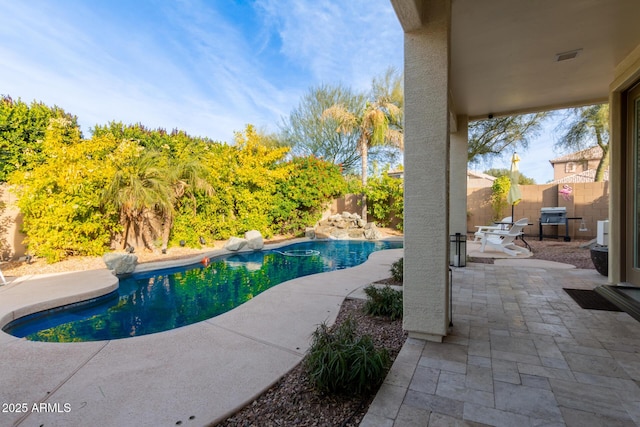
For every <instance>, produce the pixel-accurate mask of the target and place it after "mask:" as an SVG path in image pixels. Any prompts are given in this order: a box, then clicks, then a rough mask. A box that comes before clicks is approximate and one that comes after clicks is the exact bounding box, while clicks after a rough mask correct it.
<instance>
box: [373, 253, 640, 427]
mask: <svg viewBox="0 0 640 427" xmlns="http://www.w3.org/2000/svg"><path fill="white" fill-rule="evenodd" d="M532 262H533V263H534V264H532V265H535V261H534V260H532ZM605 283H606V278H604V277H602V276H600V275H599V274H598V273H596V272H595V270H575V269H574V270H566V269H564V270H563V269H551V268H546V269H542V268H536V267H533V268H531V267H526V266H525V267H523V266H522V264H520V265H518V266H509V265H508V264H506V265H504V264H503V265H491V264H468V265H467V267H465V268H460V269H457V270H456V271H455V272H454V274H453V323H454V326H453V328H452V329H451V334H450V335H449V336H447V337H446V338H445V340H444V342H443V343H434V342H425V341H421V340H416V339H408V340H407V342H406V343H405V345H404V347H403V349H402V351H401V353H400V355H399V356H398V358H397V359H396V361H395V363H394V365H393V368H392V370H391V372H390V373H389V375H388V376H387V378H386V380H385V383H384V384H383V386H382V388H381V390H380V392H379V393H378V395H377V396H376V399H375V400H374V402H373V404H372V405H371V407H370V408H369V412H368V414H367V415H366V417H365V419H364V420H363V422H362V423H361V424H360V425H361V426H362V427H369V426H375V427H384V426H396V427H399V426H421V427H424V426H427V425H429V426H480V425H492V426H509V427H512V426H562V425H568V426H581V427H585V426H589V427H590V426H635V425H640V387H639V384H640V323H638V322H637V321H635V320H634V319H633V318H631V317H630V316H629V315H627V314H626V313H620V312H609V311H598V310H585V309H582V308H580V307H579V306H578V304H576V303H575V302H574V301H573V300H572V299H571V298H570V297H569V296H568V295H567V294H566V293H565V292H564V291H563V290H562V288H563V287H564V288H579V289H593V288H595V287H596V286H597V285H600V284H605Z"/></svg>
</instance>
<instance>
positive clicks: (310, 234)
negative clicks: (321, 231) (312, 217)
mask: <svg viewBox="0 0 640 427" xmlns="http://www.w3.org/2000/svg"><path fill="white" fill-rule="evenodd" d="M304 237H306V238H307V239H315V238H316V230H314V229H313V227H307V228H305V229H304Z"/></svg>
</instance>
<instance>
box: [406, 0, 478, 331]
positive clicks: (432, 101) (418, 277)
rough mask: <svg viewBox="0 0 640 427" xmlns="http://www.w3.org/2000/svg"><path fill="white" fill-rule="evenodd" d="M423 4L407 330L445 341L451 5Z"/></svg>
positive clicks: (413, 126) (409, 135) (414, 38)
mask: <svg viewBox="0 0 640 427" xmlns="http://www.w3.org/2000/svg"><path fill="white" fill-rule="evenodd" d="M421 5H422V6H424V8H425V10H423V11H422V12H423V15H422V16H425V17H428V19H427V20H426V21H427V22H426V23H424V25H423V26H422V27H421V28H416V29H415V30H412V31H409V32H405V35H404V46H405V55H404V56H405V68H404V75H405V87H407V88H411V90H409V91H406V92H405V124H404V131H405V155H404V159H405V160H404V166H405V191H404V196H405V200H404V213H405V221H404V230H405V239H404V254H405V255H404V298H403V299H404V317H403V326H404V329H405V330H407V331H408V333H409V336H412V337H415V338H422V339H427V340H432V341H442V338H443V337H444V336H445V335H446V334H447V327H448V321H449V310H448V308H449V298H448V297H449V286H448V285H449V278H448V268H449V263H448V257H449V254H448V249H449V241H448V232H449V136H450V133H449V132H450V129H449V64H450V27H451V2H450V1H449V0H439V1H432V2H428V3H421ZM405 31H406V28H405ZM427 99H428V100H429V102H425V100H427ZM465 170H466V168H465Z"/></svg>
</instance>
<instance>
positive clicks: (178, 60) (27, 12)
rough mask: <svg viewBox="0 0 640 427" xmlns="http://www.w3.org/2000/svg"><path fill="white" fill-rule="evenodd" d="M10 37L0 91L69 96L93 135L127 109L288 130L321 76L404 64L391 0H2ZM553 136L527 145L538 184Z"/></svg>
mask: <svg viewBox="0 0 640 427" xmlns="http://www.w3.org/2000/svg"><path fill="white" fill-rule="evenodd" d="M0 40H2V42H1V43H0V94H5V95H11V96H12V97H13V98H21V99H22V100H23V101H25V102H31V101H32V100H38V101H43V102H44V103H45V104H47V105H54V104H55V105H58V106H60V107H62V108H64V109H65V110H66V111H67V112H69V113H72V114H75V115H76V116H78V119H79V122H80V125H81V126H82V130H83V132H84V133H85V134H89V130H90V128H91V127H93V126H94V125H96V124H101V125H102V124H106V123H107V122H109V121H111V120H116V121H122V122H124V123H137V122H140V123H142V124H144V125H146V126H147V127H151V128H157V127H162V128H165V129H173V128H178V129H182V130H185V131H187V132H188V133H190V134H192V135H199V136H207V137H209V138H211V139H214V140H218V141H227V142H231V141H232V140H233V132H234V131H240V130H242V129H244V127H245V125H246V124H247V123H251V124H253V125H255V126H257V127H258V128H261V129H264V130H266V131H269V132H275V131H277V130H278V124H279V123H280V122H281V120H282V118H283V117H287V116H288V115H289V113H290V112H291V110H292V109H293V108H295V107H296V106H297V104H298V102H299V101H300V98H301V96H302V95H304V94H305V93H306V92H307V91H308V90H309V88H310V87H312V86H318V85H320V84H323V83H327V84H339V83H340V84H344V85H347V86H350V87H352V88H354V89H362V90H366V89H368V88H369V86H370V83H371V80H372V78H373V77H375V76H379V75H381V74H382V73H383V72H384V71H385V70H386V69H387V68H388V67H389V66H394V67H396V68H397V69H398V70H402V63H403V34H402V30H401V27H400V24H399V23H398V20H397V18H396V16H395V13H394V12H393V8H392V7H391V3H390V1H389V0H348V1H339V0H255V1H233V0H178V1H173V0H158V1H152V0H136V1H130V0H92V1H86V0H56V1H48V0H26V1H15V0H0ZM552 138H553V137H552V136H547V137H546V138H543V139H541V140H540V142H539V143H536V144H532V146H535V147H537V148H536V149H535V150H534V149H530V150H529V152H528V153H521V154H522V156H521V157H523V161H522V162H521V165H520V166H521V170H522V172H523V173H524V174H526V175H528V176H531V177H534V178H535V179H536V180H537V181H538V182H539V183H544V182H546V181H547V180H549V179H550V178H551V174H552V169H551V166H550V165H549V163H548V161H547V160H548V159H550V158H553V157H556V156H555V155H554V153H553V152H552V151H551V148H550V145H549V144H548V142H549V140H550V139H551V140H552ZM542 142H544V143H545V144H544V146H543V145H541V143H542ZM551 142H553V141H551ZM529 154H531V155H530V156H529ZM534 154H535V155H534ZM491 166H493V167H501V163H500V162H494V164H493V165H488V166H487V167H491Z"/></svg>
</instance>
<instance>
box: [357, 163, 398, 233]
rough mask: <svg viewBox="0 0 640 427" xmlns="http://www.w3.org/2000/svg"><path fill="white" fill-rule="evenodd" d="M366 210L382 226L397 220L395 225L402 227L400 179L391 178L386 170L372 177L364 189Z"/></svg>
mask: <svg viewBox="0 0 640 427" xmlns="http://www.w3.org/2000/svg"><path fill="white" fill-rule="evenodd" d="M364 193H365V195H366V196H367V210H368V211H369V213H370V215H371V216H372V217H373V218H374V219H375V220H376V222H377V223H378V224H380V225H382V226H384V227H387V226H389V225H391V224H392V223H393V222H395V221H398V222H397V223H396V224H395V227H396V228H397V229H398V230H402V229H403V227H404V219H403V216H404V186H403V181H402V180H401V179H397V178H392V177H390V176H389V175H387V173H386V172H384V173H383V174H382V176H379V177H373V178H371V179H369V181H368V182H367V187H366V188H365V189H364Z"/></svg>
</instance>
